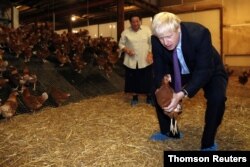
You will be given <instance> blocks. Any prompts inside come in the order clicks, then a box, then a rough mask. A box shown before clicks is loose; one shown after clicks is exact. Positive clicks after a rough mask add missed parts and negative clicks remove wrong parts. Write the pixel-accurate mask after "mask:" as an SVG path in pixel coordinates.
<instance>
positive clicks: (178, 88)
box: [173, 49, 181, 93]
mask: <svg viewBox="0 0 250 167" xmlns="http://www.w3.org/2000/svg"><path fill="white" fill-rule="evenodd" d="M173 65H174V91H175V92H176V93H177V92H179V91H181V72H180V66H179V61H178V56H177V49H175V50H174V52H173Z"/></svg>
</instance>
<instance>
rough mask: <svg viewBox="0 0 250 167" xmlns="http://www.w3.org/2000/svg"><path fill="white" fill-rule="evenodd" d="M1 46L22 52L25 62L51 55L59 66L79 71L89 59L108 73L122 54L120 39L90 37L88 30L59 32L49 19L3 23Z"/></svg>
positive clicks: (16, 52) (1, 26) (15, 53)
mask: <svg viewBox="0 0 250 167" xmlns="http://www.w3.org/2000/svg"><path fill="white" fill-rule="evenodd" d="M0 48H8V51H9V52H11V53H12V54H13V55H15V56H16V57H17V58H19V57H20V56H23V57H24V61H25V62H29V61H30V60H31V58H32V57H33V56H36V57H38V58H40V59H41V60H42V61H43V62H46V61H47V59H48V58H52V59H55V60H57V62H58V63H59V65H60V66H64V65H66V64H67V65H69V66H71V67H72V68H73V69H74V70H75V71H77V72H79V73H81V72H82V70H83V69H84V67H85V66H86V65H87V64H88V63H90V62H94V63H95V64H96V65H98V67H99V68H100V69H101V70H104V72H105V73H106V74H107V76H108V75H109V74H110V73H111V72H112V68H113V66H114V64H115V63H116V62H117V61H118V59H119V55H120V51H119V47H118V43H117V42H116V41H114V40H112V38H110V37H100V38H91V37H90V36H89V32H88V31H87V30H80V31H79V32H78V33H66V32H63V33H62V34H60V35H59V34H57V33H56V32H54V31H53V29H52V26H51V25H50V24H48V23H40V24H29V25H25V26H20V27H18V28H17V29H12V28H9V27H5V26H3V25H0ZM85 55H86V56H85ZM87 55H91V56H87ZM92 59H93V60H94V61H92Z"/></svg>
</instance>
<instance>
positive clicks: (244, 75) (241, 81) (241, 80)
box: [238, 71, 250, 85]
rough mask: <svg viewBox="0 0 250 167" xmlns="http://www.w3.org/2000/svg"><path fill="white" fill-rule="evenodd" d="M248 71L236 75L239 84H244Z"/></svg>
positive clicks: (246, 80)
mask: <svg viewBox="0 0 250 167" xmlns="http://www.w3.org/2000/svg"><path fill="white" fill-rule="evenodd" d="M249 75H250V74H249V73H248V72H247V71H243V72H242V73H241V75H240V76H239V77H238V79H239V82H240V84H241V85H245V84H246V83H247V82H248V77H249Z"/></svg>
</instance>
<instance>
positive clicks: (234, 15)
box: [75, 0, 250, 66]
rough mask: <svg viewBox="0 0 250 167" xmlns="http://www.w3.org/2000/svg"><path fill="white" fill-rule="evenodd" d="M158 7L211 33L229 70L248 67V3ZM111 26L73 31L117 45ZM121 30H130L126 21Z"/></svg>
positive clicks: (182, 1) (181, 2) (221, 0)
mask: <svg viewBox="0 0 250 167" xmlns="http://www.w3.org/2000/svg"><path fill="white" fill-rule="evenodd" d="M159 6H163V7H161V11H169V12H173V13H176V14H177V15H179V16H180V17H182V19H184V20H185V21H197V22H200V23H202V24H205V25H206V26H207V27H208V28H209V29H210V31H211V33H212V40H213V44H214V45H215V47H216V49H217V50H218V51H219V52H220V51H221V53H222V58H223V61H224V63H226V64H228V65H230V66H250V17H249V16H250V10H249V6H250V1H249V0H173V1H165V0H159ZM218 9H219V10H221V11H222V17H221V16H220V14H218V13H216V12H215V11H218ZM209 12H211V13H209ZM199 14H201V16H199ZM210 14H211V15H210ZM204 15H207V16H209V15H210V16H209V18H210V19H204ZM220 17H221V18H220ZM205 18H208V17H205ZM211 18H212V19H211ZM142 24H143V25H149V26H150V25H151V17H149V18H143V19H142ZM110 25H116V23H115V22H113V23H107V24H104V25H102V24H100V25H94V26H88V27H79V28H75V29H80V28H82V29H84V28H86V29H88V30H89V31H90V34H91V36H92V37H98V36H100V34H105V36H106V35H109V36H112V37H113V38H114V39H115V40H116V41H117V40H118V39H117V34H116V30H114V31H113V29H110V28H109V27H110ZM98 26H99V27H98ZM124 27H125V28H127V27H129V21H128V20H126V21H125V23H124ZM104 32H105V33H104Z"/></svg>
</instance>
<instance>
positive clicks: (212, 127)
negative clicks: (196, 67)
mask: <svg viewBox="0 0 250 167" xmlns="http://www.w3.org/2000/svg"><path fill="white" fill-rule="evenodd" d="M226 87H227V78H226V77H224V76H220V75H218V76H214V77H213V78H212V79H211V80H210V82H209V83H207V84H206V86H205V87H204V88H203V90H204V96H205V98H206V100H207V107H206V113H205V126H204V130H203V135H202V139H201V148H207V147H210V146H212V145H213V144H214V140H215V135H216V132H217V128H218V127H219V125H220V124H221V121H222V118H223V115H224V111H225V102H226V99H227V98H226ZM156 104H157V103H156ZM155 107H156V113H157V117H158V121H159V125H160V131H161V133H162V134H168V133H169V130H170V118H169V117H168V116H166V115H165V114H164V113H163V110H162V109H161V108H160V106H159V105H158V104H157V105H155ZM186 121H189V120H186ZM190 121H192V120H190Z"/></svg>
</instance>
